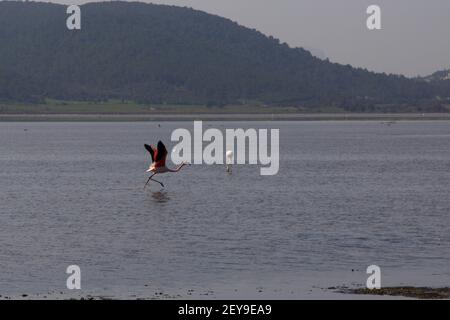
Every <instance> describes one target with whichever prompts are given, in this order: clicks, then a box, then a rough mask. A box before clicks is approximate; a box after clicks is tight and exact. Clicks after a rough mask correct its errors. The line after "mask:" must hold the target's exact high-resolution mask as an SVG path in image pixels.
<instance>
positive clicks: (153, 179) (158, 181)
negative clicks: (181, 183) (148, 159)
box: [150, 175, 164, 188]
mask: <svg viewBox="0 0 450 320" xmlns="http://www.w3.org/2000/svg"><path fill="white" fill-rule="evenodd" d="M153 176H154V175H153ZM153 176H152V177H153ZM150 178H151V177H150ZM150 180H152V181H155V182H158V183H159V184H160V185H161V187H163V188H164V185H163V183H162V182H161V181H158V180H155V179H150Z"/></svg>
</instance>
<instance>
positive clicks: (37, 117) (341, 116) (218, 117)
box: [0, 113, 450, 125]
mask: <svg viewBox="0 0 450 320" xmlns="http://www.w3.org/2000/svg"><path fill="white" fill-rule="evenodd" d="M194 120H204V121H271V120H274V121H320V120H333V121H337V120H343V121H344V120H374V121H386V122H387V123H386V124H387V125H391V124H393V123H391V122H395V121H401V120H447V121H448V120H450V113H427V114H422V113H420V114H419V113H398V114H387V113H386V114H378V113H377V114H375V113H373V114H372V113H310V114H305V113H277V114H264V113H261V114H219V113H212V114H206V113H205V114H203V113H193V114H0V121H8V122H9V121H24V122H25V121H194Z"/></svg>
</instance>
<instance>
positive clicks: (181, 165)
mask: <svg viewBox="0 0 450 320" xmlns="http://www.w3.org/2000/svg"><path fill="white" fill-rule="evenodd" d="M185 165H186V163H182V164H180V165H179V166H178V167H176V168H175V169H169V171H170V172H178V171H180V170H181V168H183V167H184V166H185Z"/></svg>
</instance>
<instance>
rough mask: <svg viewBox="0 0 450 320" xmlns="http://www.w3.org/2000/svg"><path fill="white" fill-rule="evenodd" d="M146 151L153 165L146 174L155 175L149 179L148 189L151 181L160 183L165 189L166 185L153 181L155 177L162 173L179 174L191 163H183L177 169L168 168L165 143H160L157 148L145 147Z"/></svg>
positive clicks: (146, 145)
mask: <svg viewBox="0 0 450 320" xmlns="http://www.w3.org/2000/svg"><path fill="white" fill-rule="evenodd" d="M144 147H145V149H146V150H147V151H148V152H149V153H150V156H151V157H152V163H151V165H150V167H149V168H148V170H147V171H146V172H151V173H153V174H152V175H151V176H150V178H148V180H147V183H146V184H145V186H144V189H145V187H147V184H148V183H149V182H150V180H152V181H155V182H158V183H159V184H160V185H161V187H163V188H164V184H163V183H162V182H161V181H158V180H155V179H152V178H153V176H154V175H156V174H160V173H166V172H178V171H180V170H181V168H183V166H185V165H189V163H186V162H183V163H182V164H180V165H179V166H178V167H176V168H175V169H169V168H167V167H166V158H167V149H166V146H165V145H164V143H162V142H161V141H158V145H157V148H156V149H155V147H153V146H149V145H148V144H145V145H144Z"/></svg>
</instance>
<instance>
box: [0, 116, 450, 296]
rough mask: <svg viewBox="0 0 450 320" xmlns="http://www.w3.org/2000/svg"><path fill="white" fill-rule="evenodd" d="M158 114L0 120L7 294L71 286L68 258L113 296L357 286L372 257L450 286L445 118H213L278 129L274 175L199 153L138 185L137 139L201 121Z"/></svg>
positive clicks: (449, 154) (387, 268) (141, 158)
mask: <svg viewBox="0 0 450 320" xmlns="http://www.w3.org/2000/svg"><path fill="white" fill-rule="evenodd" d="M160 125H161V127H158V123H155V122H146V123H144V122H135V123H120V122H119V123H45V122H42V123H25V122H21V123H0V261H1V262H0V263H1V267H0V288H1V289H0V291H1V292H0V293H1V294H10V295H14V294H19V293H31V294H33V293H45V292H50V291H52V290H57V291H62V292H67V289H65V287H66V277H67V275H66V274H65V270H66V268H67V266H68V265H70V264H77V265H79V266H80V267H81V270H82V271H81V272H82V288H83V290H86V291H89V292H93V293H96V292H102V293H103V294H107V293H109V294H110V295H111V296H117V297H118V296H120V295H121V292H122V293H123V292H128V293H130V294H133V293H135V294H137V295H140V294H141V292H142V291H144V292H145V290H146V289H145V288H144V287H143V286H144V284H147V285H148V286H149V288H151V289H152V290H153V289H155V288H160V289H161V290H166V291H170V290H172V291H173V290H178V289H179V290H185V289H186V288H193V287H196V288H197V287H199V288H203V289H208V288H213V289H214V290H215V292H218V293H220V291H221V290H223V291H227V290H228V291H227V292H231V293H230V294H229V295H228V296H233V293H232V292H233V288H237V287H238V286H241V287H242V286H243V287H247V289H248V288H255V290H253V289H251V290H250V293H249V294H248V295H246V297H250V298H253V297H257V296H255V295H256V292H258V289H257V288H259V287H265V288H266V287H270V288H271V290H272V291H271V292H273V294H272V295H271V294H269V295H268V297H276V296H277V294H276V293H274V292H276V290H283V289H286V290H287V288H291V287H295V288H302V289H301V290H300V289H299V291H300V292H305V291H308V290H309V289H310V288H311V287H312V286H314V285H315V284H316V285H324V286H326V285H330V286H332V285H340V284H342V283H343V282H345V281H347V283H348V284H352V283H351V281H356V283H355V284H360V285H363V284H364V283H365V279H366V277H367V276H366V274H365V269H366V268H367V266H369V265H371V264H376V265H379V266H380V267H381V268H382V273H383V272H384V273H383V274H386V275H391V282H392V283H395V284H398V283H400V282H402V281H406V282H407V283H408V284H414V283H423V282H427V281H429V280H428V279H430V278H432V279H433V280H432V281H434V283H433V285H439V284H442V285H447V286H448V285H450V197H449V194H450V122H445V121H442V122H439V121H430V122H427V121H420V122H407V121H405V122H398V123H397V124H395V125H392V126H386V125H383V124H381V123H380V122H377V121H361V122H359V121H350V122H347V121H337V122H333V121H329V122H208V123H204V126H205V127H206V126H207V125H212V126H213V127H217V128H219V129H225V128H240V127H243V128H247V127H256V128H279V129H280V151H281V159H280V171H279V173H278V175H276V176H260V175H259V168H258V166H249V165H244V166H234V167H233V174H232V175H228V174H226V172H225V168H224V166H219V165H216V166H207V165H193V166H191V167H188V168H186V169H183V170H182V171H181V172H179V173H177V174H167V175H164V176H160V177H159V178H160V180H162V181H163V182H164V184H165V186H166V188H165V189H161V188H160V186H159V185H157V184H151V185H150V188H149V189H148V190H146V191H143V189H142V187H143V184H144V183H145V180H146V174H145V170H146V169H147V167H148V164H149V159H148V155H147V153H146V151H145V149H144V148H143V144H144V143H156V141H157V140H158V139H162V140H164V141H166V144H167V145H168V148H170V147H171V146H173V143H169V140H170V134H171V132H172V130H173V129H175V128H180V127H183V128H187V129H192V127H193V123H192V122H161V123H160ZM352 269H353V272H352V271H351V270H352ZM352 275H353V276H352ZM392 275H395V276H392ZM402 275H405V276H404V277H402ZM350 278H351V279H352V280H349V279H350ZM412 282H414V283H412ZM427 283H428V282H427ZM430 285H431V284H430ZM149 290H150V289H149ZM234 290H236V289H234ZM252 290H253V291H252ZM289 290H291V289H289ZM251 292H254V295H252V293H251Z"/></svg>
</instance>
